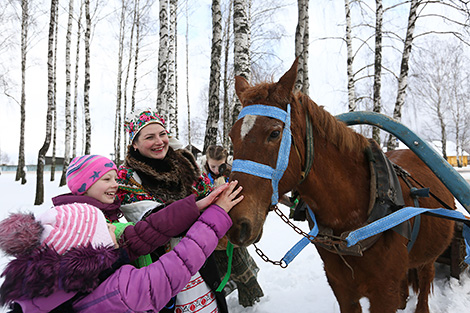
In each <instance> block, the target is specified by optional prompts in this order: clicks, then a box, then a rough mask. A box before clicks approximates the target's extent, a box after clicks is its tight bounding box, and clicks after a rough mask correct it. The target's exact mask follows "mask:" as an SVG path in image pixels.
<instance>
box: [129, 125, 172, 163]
mask: <svg viewBox="0 0 470 313" xmlns="http://www.w3.org/2000/svg"><path fill="white" fill-rule="evenodd" d="M132 146H133V147H134V149H136V150H139V152H140V154H142V155H143V156H146V157H148V158H151V159H160V160H161V159H163V158H164V157H165V156H166V153H167V152H168V147H169V138H168V133H167V132H166V129H165V128H164V127H163V126H162V125H160V124H158V123H152V124H149V125H147V126H145V127H144V128H142V129H141V130H140V132H139V134H138V136H137V138H136V140H134V142H133V143H132Z"/></svg>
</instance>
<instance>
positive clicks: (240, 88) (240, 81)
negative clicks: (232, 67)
mask: <svg viewBox="0 0 470 313" xmlns="http://www.w3.org/2000/svg"><path fill="white" fill-rule="evenodd" d="M248 87H250V83H248V81H247V80H246V79H245V77H243V76H235V92H236V93H237V96H238V99H240V102H241V103H242V104H243V99H242V98H241V94H242V93H243V92H244V91H245V90H246V89H247V88H248Z"/></svg>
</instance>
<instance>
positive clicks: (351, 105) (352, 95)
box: [344, 0, 356, 112]
mask: <svg viewBox="0 0 470 313" xmlns="http://www.w3.org/2000/svg"><path fill="white" fill-rule="evenodd" d="M344 9H345V12H346V50H347V54H348V56H347V59H346V63H347V66H346V73H347V75H348V111H349V112H353V111H356V91H355V87H354V71H353V62H354V55H353V48H352V34H351V32H352V30H351V29H352V22H351V9H350V7H349V0H344Z"/></svg>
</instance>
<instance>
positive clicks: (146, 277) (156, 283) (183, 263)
mask: <svg viewBox="0 0 470 313" xmlns="http://www.w3.org/2000/svg"><path fill="white" fill-rule="evenodd" d="M231 225H232V221H231V219H230V217H229V216H228V214H227V213H226V212H225V211H224V210H223V209H222V208H220V207H219V206H217V205H211V206H209V207H208V208H207V210H206V211H204V213H202V214H201V215H200V217H199V218H198V219H197V221H196V222H195V223H194V224H193V225H192V226H191V227H190V229H189V230H188V232H187V234H186V236H185V237H184V238H183V239H182V240H181V242H180V243H179V244H178V245H177V246H176V247H175V248H174V249H173V250H172V251H170V252H168V253H166V254H165V255H163V256H162V257H160V259H159V260H158V261H156V262H155V263H152V264H150V265H149V266H147V267H143V268H140V269H137V268H135V267H133V266H131V265H124V266H122V267H120V268H119V269H118V270H116V271H115V272H114V273H113V274H112V275H111V276H109V277H108V278H107V279H106V280H104V281H103V282H102V283H100V284H99V285H98V286H94V285H93V284H94V281H96V277H94V276H96V274H95V272H96V271H98V270H101V267H102V266H104V265H103V264H99V265H96V264H97V263H100V262H103V261H102V260H105V261H104V263H106V265H107V266H109V265H110V264H108V263H110V262H111V264H112V261H113V260H115V258H116V251H118V250H112V249H110V248H99V249H93V251H92V252H90V251H85V250H86V249H88V250H90V248H89V247H88V248H76V249H72V250H71V251H69V252H67V253H65V254H64V255H57V254H56V255H52V256H49V257H47V258H45V259H43V258H41V257H39V260H38V256H37V255H36V261H39V262H41V263H40V266H39V268H41V269H42V268H48V267H49V268H51V269H52V270H51V271H50V272H48V275H51V277H46V278H45V277H44V276H42V275H37V276H35V275H24V276H22V279H24V280H27V281H15V282H13V285H14V286H16V288H17V289H22V288H24V286H25V285H28V286H35V288H40V287H39V286H42V285H46V286H47V285H48V287H49V288H53V290H54V291H53V293H52V294H50V295H48V296H46V297H44V296H36V297H33V298H32V299H31V298H27V297H25V296H24V293H23V292H24V291H23V290H14V291H13V293H12V294H14V295H15V296H17V297H15V298H13V301H14V302H16V303H18V304H20V305H21V307H22V309H23V312H25V313H33V312H49V311H50V310H52V309H53V308H55V307H57V306H58V305H60V304H62V303H64V302H66V301H68V300H69V299H71V298H72V297H74V295H75V294H76V293H77V291H90V289H91V293H89V294H87V295H86V296H84V297H83V298H80V299H78V300H76V301H75V302H74V303H73V307H74V310H75V311H76V312H90V313H91V312H115V313H118V312H158V311H160V310H161V309H162V308H163V307H164V306H165V305H166V304H167V303H168V301H169V300H170V299H171V298H172V297H173V296H175V295H176V294H178V293H179V292H180V291H181V290H182V289H183V288H184V287H185V286H186V284H187V283H188V282H189V280H190V278H191V276H192V275H194V274H195V273H196V272H197V271H198V270H199V269H200V268H201V267H202V265H203V264H204V262H205V260H206V258H207V257H208V256H209V255H210V254H211V253H212V252H213V251H214V249H215V247H216V246H217V243H218V240H219V239H220V238H222V237H223V235H224V234H225V233H226V232H227V230H228V229H229V228H230V226H231ZM84 251H85V252H84ZM47 253H51V251H48V252H47ZM69 253H75V254H80V253H81V254H86V257H84V256H82V258H80V257H77V255H75V254H73V255H72V256H69V257H68V261H67V255H68V254H69ZM38 255H40V253H38ZM28 258H29V259H28ZM28 258H26V257H25V258H23V259H20V258H18V259H15V260H13V261H12V262H11V263H10V264H9V265H8V266H7V269H6V270H5V272H4V274H5V273H6V275H7V277H6V279H8V278H9V277H8V276H9V275H12V276H10V278H11V279H12V280H17V276H15V275H16V274H15V271H18V270H19V269H21V270H25V268H29V267H30V266H35V264H34V262H35V261H34V258H33V259H31V257H30V256H29V257H28ZM64 259H65V260H64ZM90 259H92V260H95V261H96V263H94V264H89V263H90V261H89V260H90ZM48 260H50V261H51V262H52V263H53V264H47V262H48ZM97 260H100V261H97ZM15 262H16V263H15ZM68 262H70V264H68ZM80 262H84V263H85V264H84V265H83V267H82V264H81V263H80ZM64 263H65V265H64ZM58 264H60V265H58ZM36 266H37V265H36ZM58 266H59V267H60V270H59V269H55V268H56V267H58ZM100 266H101V267H100ZM64 268H65V269H67V270H71V271H72V272H73V273H69V274H70V275H67V274H65V275H64V276H66V277H67V278H66V279H64V278H63V277H62V278H61V272H63V271H64ZM71 268H72V269H71ZM54 269H55V270H54ZM77 269H78V270H77ZM27 272H28V269H26V272H25V273H27ZM62 274H63V273H62ZM89 276H90V277H89ZM91 276H93V277H91ZM71 277H72V278H71ZM34 279H36V280H38V281H35V282H31V281H29V280H34ZM61 279H62V280H61ZM41 284H42V285H41ZM60 286H67V287H68V289H67V290H68V291H69V292H66V291H64V290H63V289H61V288H60ZM3 287H4V286H2V288H3ZM10 288H11V287H10ZM70 289H72V290H70ZM35 293H36V294H43V293H41V290H40V289H39V290H35ZM21 294H23V296H19V295H21Z"/></svg>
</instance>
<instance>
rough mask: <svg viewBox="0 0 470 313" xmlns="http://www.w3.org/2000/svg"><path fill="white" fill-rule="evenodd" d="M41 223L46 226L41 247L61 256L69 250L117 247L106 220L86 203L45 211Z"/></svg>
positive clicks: (39, 219) (99, 212) (96, 209)
mask: <svg viewBox="0 0 470 313" xmlns="http://www.w3.org/2000/svg"><path fill="white" fill-rule="evenodd" d="M38 221H39V222H41V224H42V225H43V227H44V232H43V233H42V235H41V245H42V246H45V245H48V246H50V247H54V249H55V250H56V251H57V252H58V253H59V254H62V253H64V252H66V251H67V250H70V248H74V247H80V246H87V245H88V244H91V245H92V246H93V247H98V246H100V245H104V246H107V245H111V246H113V245H114V242H113V239H112V238H111V235H110V234H109V230H108V226H107V224H106V219H105V217H104V215H103V213H102V212H101V211H100V210H99V209H98V208H96V207H94V206H92V205H88V204H84V203H74V204H68V205H63V206H57V207H54V208H51V209H49V210H47V211H46V212H44V214H42V215H41V216H40V217H39V218H38Z"/></svg>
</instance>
